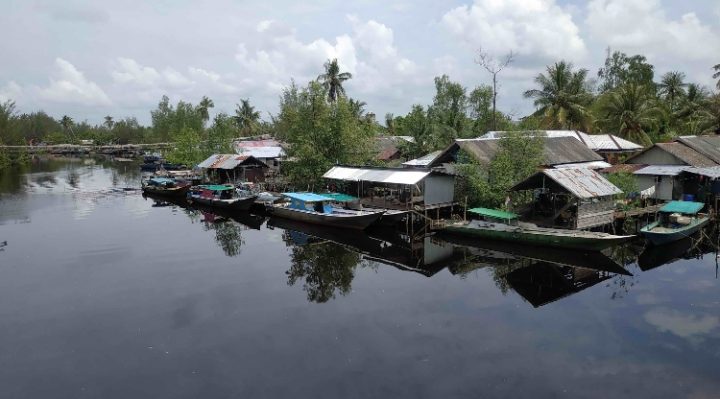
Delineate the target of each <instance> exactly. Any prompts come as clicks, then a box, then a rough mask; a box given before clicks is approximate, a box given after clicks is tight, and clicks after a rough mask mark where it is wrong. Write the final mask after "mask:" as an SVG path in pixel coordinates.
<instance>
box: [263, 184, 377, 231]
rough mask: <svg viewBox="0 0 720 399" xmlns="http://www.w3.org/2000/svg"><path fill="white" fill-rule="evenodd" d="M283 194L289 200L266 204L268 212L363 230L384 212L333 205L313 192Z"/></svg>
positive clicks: (329, 199)
mask: <svg viewBox="0 0 720 399" xmlns="http://www.w3.org/2000/svg"><path fill="white" fill-rule="evenodd" d="M283 196H284V197H285V198H287V199H288V200H289V201H287V202H282V203H278V204H268V205H267V210H268V212H269V213H270V214H271V215H273V216H277V217H283V218H287V219H293V220H297V221H301V222H305V223H313V224H320V225H324V226H332V227H342V228H347V229H357V230H364V229H365V228H367V227H368V226H369V225H371V224H372V223H374V222H376V221H377V220H378V219H380V217H381V216H382V215H383V213H384V212H383V211H378V212H368V211H363V210H353V209H341V208H337V207H333V206H331V205H330V202H332V201H333V199H332V198H330V197H326V196H323V195H319V194H314V193H283Z"/></svg>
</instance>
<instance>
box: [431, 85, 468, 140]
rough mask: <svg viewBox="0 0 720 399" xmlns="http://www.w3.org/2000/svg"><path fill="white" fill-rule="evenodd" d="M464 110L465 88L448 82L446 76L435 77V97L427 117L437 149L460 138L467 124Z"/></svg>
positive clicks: (465, 104) (465, 102) (465, 107)
mask: <svg viewBox="0 0 720 399" xmlns="http://www.w3.org/2000/svg"><path fill="white" fill-rule="evenodd" d="M466 109H467V97H466V95H465V88H464V87H463V86H462V85H461V84H460V83H457V82H452V81H450V78H449V77H448V76H447V75H442V76H440V77H436V78H435V97H434V98H433V103H432V105H431V106H430V107H429V108H428V117H429V118H430V120H431V121H432V125H433V135H434V136H435V137H434V138H433V140H434V141H435V145H436V146H437V147H442V146H447V145H449V144H450V143H452V141H453V140H455V139H456V138H458V137H460V136H461V134H462V132H463V131H464V130H465V126H466V122H467V117H466V114H465V112H466Z"/></svg>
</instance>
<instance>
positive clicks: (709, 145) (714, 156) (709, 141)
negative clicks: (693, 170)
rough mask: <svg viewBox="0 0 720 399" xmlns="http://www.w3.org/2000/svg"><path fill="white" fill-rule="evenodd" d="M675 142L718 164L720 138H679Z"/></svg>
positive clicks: (719, 159) (719, 160) (719, 161)
mask: <svg viewBox="0 0 720 399" xmlns="http://www.w3.org/2000/svg"><path fill="white" fill-rule="evenodd" d="M675 141H676V142H680V143H682V144H685V145H686V146H688V147H690V148H692V149H693V150H695V151H697V152H699V153H700V154H702V155H704V156H705V157H707V158H709V159H711V160H712V161H714V162H715V163H718V164H720V136H680V137H678V138H677V139H676V140H675ZM694 166H698V165H694Z"/></svg>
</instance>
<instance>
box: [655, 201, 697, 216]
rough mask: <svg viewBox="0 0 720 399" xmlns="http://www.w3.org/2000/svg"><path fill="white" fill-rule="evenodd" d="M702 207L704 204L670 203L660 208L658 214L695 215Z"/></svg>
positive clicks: (688, 202)
mask: <svg viewBox="0 0 720 399" xmlns="http://www.w3.org/2000/svg"><path fill="white" fill-rule="evenodd" d="M703 206H705V204H703V203H702V202H692V201H670V202H668V203H667V204H665V206H663V207H662V208H660V212H667V213H688V214H696V213H698V212H700V209H702V208H703Z"/></svg>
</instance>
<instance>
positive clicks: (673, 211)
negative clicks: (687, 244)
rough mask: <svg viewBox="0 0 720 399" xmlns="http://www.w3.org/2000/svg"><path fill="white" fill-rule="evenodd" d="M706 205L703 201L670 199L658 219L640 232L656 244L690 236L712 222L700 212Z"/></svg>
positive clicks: (661, 209) (660, 211)
mask: <svg viewBox="0 0 720 399" xmlns="http://www.w3.org/2000/svg"><path fill="white" fill-rule="evenodd" d="M704 206H705V204H703V203H702V202H692V201H670V202H668V203H667V204H665V206H663V207H662V208H660V210H659V215H658V220H656V221H654V222H652V223H650V224H648V225H647V226H645V227H643V228H642V229H640V234H642V235H643V236H644V237H645V238H647V239H648V240H649V241H650V242H651V243H653V244H655V245H661V244H666V243H669V242H673V241H677V240H680V239H683V238H685V237H689V236H690V235H692V234H693V233H695V232H697V231H699V230H700V229H702V228H703V227H704V226H706V225H707V224H708V223H710V218H709V217H708V216H707V215H704V214H701V213H698V212H700V210H701V209H702V208H703V207H704Z"/></svg>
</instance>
